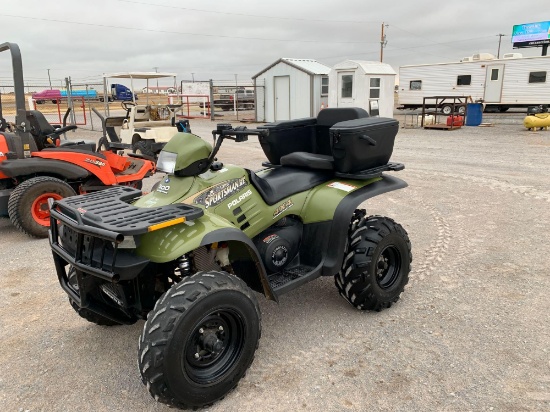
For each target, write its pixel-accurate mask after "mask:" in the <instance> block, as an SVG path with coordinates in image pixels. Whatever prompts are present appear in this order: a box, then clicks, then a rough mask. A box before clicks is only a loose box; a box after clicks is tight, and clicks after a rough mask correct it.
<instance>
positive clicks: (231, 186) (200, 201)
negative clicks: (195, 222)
mask: <svg viewBox="0 0 550 412" xmlns="http://www.w3.org/2000/svg"><path fill="white" fill-rule="evenodd" d="M246 185H248V182H247V181H246V178H245V177H244V176H243V177H239V178H237V179H231V180H227V181H225V182H222V183H218V184H217V185H215V186H213V187H211V188H210V189H208V190H207V191H206V192H204V193H202V194H201V195H200V196H197V197H196V198H195V200H194V201H193V203H195V204H196V205H202V206H204V207H205V208H206V209H208V208H209V207H212V206H216V205H219V204H220V203H221V202H223V201H224V200H225V199H227V198H228V197H231V196H233V195H234V194H235V193H236V192H238V191H239V190H241V188H243V187H244V186H246ZM251 193H252V192H251Z"/></svg>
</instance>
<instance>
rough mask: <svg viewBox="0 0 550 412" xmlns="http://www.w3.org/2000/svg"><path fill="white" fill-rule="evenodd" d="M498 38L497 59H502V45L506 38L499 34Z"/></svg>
mask: <svg viewBox="0 0 550 412" xmlns="http://www.w3.org/2000/svg"><path fill="white" fill-rule="evenodd" d="M497 36H498V52H497V59H500V43H501V42H502V38H503V37H505V36H506V35H505V34H502V33H500V34H497Z"/></svg>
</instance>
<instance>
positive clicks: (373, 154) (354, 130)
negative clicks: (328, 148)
mask: <svg viewBox="0 0 550 412" xmlns="http://www.w3.org/2000/svg"><path fill="white" fill-rule="evenodd" d="M398 130H399V122H398V121H397V120H395V119H389V118H384V117H367V118H362V119H356V120H348V121H345V122H340V123H336V124H335V125H334V126H332V127H331V128H330V138H331V142H332V155H333V157H334V168H335V169H336V171H337V172H340V173H357V172H360V171H362V170H367V169H372V168H374V167H379V166H384V165H386V164H387V163H388V161H389V160H390V157H391V155H392V152H393V143H394V141H395V136H396V135H397V132H398Z"/></svg>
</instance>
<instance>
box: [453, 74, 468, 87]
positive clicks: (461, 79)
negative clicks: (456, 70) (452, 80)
mask: <svg viewBox="0 0 550 412" xmlns="http://www.w3.org/2000/svg"><path fill="white" fill-rule="evenodd" d="M471 84H472V76H471V75H470V74H468V75H463V76H458V77H457V78H456V85H457V86H469V85H471Z"/></svg>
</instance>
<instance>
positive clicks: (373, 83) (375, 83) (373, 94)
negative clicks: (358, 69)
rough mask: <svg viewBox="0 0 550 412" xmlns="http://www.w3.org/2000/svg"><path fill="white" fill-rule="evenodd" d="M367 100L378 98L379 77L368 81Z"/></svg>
mask: <svg viewBox="0 0 550 412" xmlns="http://www.w3.org/2000/svg"><path fill="white" fill-rule="evenodd" d="M369 98H371V99H379V98H380V78H379V77H371V79H370V93H369Z"/></svg>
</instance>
